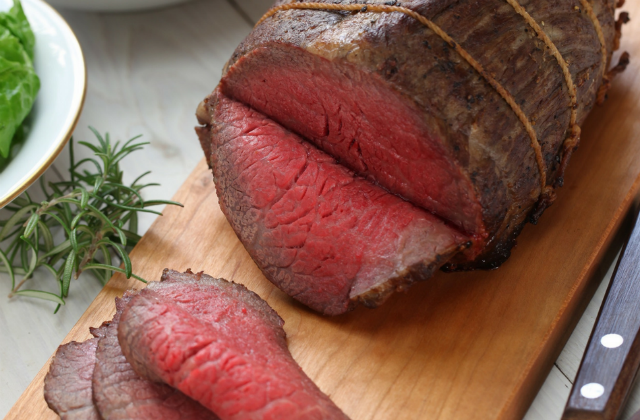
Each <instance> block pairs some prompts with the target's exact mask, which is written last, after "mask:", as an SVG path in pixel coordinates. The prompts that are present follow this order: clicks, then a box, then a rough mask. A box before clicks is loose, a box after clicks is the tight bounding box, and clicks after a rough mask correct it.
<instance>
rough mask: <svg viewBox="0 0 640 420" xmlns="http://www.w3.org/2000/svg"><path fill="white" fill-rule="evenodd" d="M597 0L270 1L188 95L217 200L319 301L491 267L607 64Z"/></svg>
mask: <svg viewBox="0 0 640 420" xmlns="http://www.w3.org/2000/svg"><path fill="white" fill-rule="evenodd" d="M615 8H616V4H615V1H612V0H592V1H589V0H566V1H562V2H556V1H550V0H528V1H526V0H519V1H516V0H485V1H482V2H475V1H470V0H466V1H453V0H411V1H406V2H402V4H400V3H398V2H395V1H393V2H380V1H374V2H370V3H366V4H353V3H348V2H346V1H344V0H339V1H333V2H331V3H296V2H287V1H284V2H279V3H277V4H276V6H275V7H274V8H273V9H272V10H271V11H270V12H269V13H267V14H266V15H265V16H264V17H263V19H261V20H260V22H259V23H258V24H257V25H256V27H255V28H254V30H253V31H252V32H251V33H250V34H249V35H248V37H247V38H246V39H245V40H244V41H243V42H242V43H241V44H240V45H239V46H238V48H237V49H236V51H235V52H234V54H233V56H232V57H231V59H230V60H229V62H228V63H227V65H226V67H225V69H224V74H223V77H222V80H221V81H220V84H219V85H218V86H217V88H216V89H215V90H214V92H213V93H212V94H211V95H210V96H208V97H207V98H206V99H205V100H204V101H203V102H202V103H201V104H200V106H199V107H198V110H197V117H198V120H199V122H200V124H201V126H200V127H197V132H198V135H199V138H200V143H201V145H202V148H203V150H204V152H205V156H206V158H207V161H208V162H209V165H210V167H211V169H212V171H213V176H214V180H215V183H216V191H217V194H218V198H219V203H220V207H221V209H222V211H223V212H224V214H225V216H226V217H227V219H228V220H229V223H230V224H231V226H232V227H233V229H234V230H235V232H236V234H237V235H238V237H239V239H240V240H241V242H242V243H243V245H244V246H245V248H246V249H247V251H248V252H249V254H250V255H251V257H252V258H253V260H254V261H255V262H256V264H257V265H258V266H259V267H260V269H261V270H262V271H263V273H264V274H265V276H266V277H267V278H268V279H269V280H270V281H272V282H273V283H274V284H275V285H276V286H278V287H279V288H280V289H282V290H283V291H285V292H286V293H287V294H289V295H290V296H292V297H293V298H295V299H297V300H299V301H301V302H302V303H304V304H305V305H307V306H309V307H311V308H312V309H314V310H317V311H319V312H321V313H324V314H331V315H336V314H341V313H344V312H346V311H348V310H350V309H352V308H353V307H354V305H356V304H357V303H363V304H365V305H368V306H377V305H379V304H381V303H382V302H384V300H385V299H387V298H388V297H389V296H390V294H391V293H393V292H394V291H397V290H406V288H407V287H408V286H409V285H410V284H411V283H412V282H414V281H418V280H425V279H427V278H428V277H430V276H431V275H432V274H433V272H434V271H435V270H437V269H438V268H440V267H442V266H444V267H445V268H446V269H448V270H466V269H478V268H495V267H498V266H499V265H500V264H501V263H502V262H504V261H505V260H506V259H507V258H508V257H509V255H510V252H511V248H512V247H513V246H514V244H515V239H516V237H517V236H518V234H519V233H520V231H521V230H522V228H523V226H524V225H525V223H527V222H528V221H532V222H535V221H537V219H538V218H539V217H540V215H541V214H542V212H543V211H544V209H545V208H546V207H547V206H549V205H550V204H551V203H552V202H553V201H554V199H555V192H554V189H555V188H556V187H558V186H561V185H562V183H563V176H564V169H565V168H566V165H567V163H568V161H569V158H570V156H571V153H572V152H573V151H574V150H575V149H576V148H577V146H578V143H579V138H580V125H581V124H582V123H583V122H584V120H585V118H586V116H587V114H588V112H589V111H590V110H591V109H592V107H593V106H594V104H595V103H596V101H597V100H601V99H602V98H604V96H606V89H607V88H608V87H609V85H610V81H611V78H612V77H613V75H615V74H616V73H618V72H620V71H621V70H623V69H624V66H625V65H626V63H627V62H628V55H627V54H626V53H625V54H623V55H622V56H621V59H620V64H619V65H618V66H614V67H613V68H612V69H611V70H609V68H610V67H611V64H610V61H611V56H612V53H613V51H614V50H615V49H617V48H618V45H619V34H620V25H621V22H623V21H626V20H628V16H626V15H625V14H624V13H621V14H620V19H619V20H618V22H616V21H615Z"/></svg>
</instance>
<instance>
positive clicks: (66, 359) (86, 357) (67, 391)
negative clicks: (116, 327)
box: [44, 338, 101, 420]
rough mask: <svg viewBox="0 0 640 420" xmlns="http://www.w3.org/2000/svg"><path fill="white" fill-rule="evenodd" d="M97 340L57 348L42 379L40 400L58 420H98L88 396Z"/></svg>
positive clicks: (91, 400) (72, 343)
mask: <svg viewBox="0 0 640 420" xmlns="http://www.w3.org/2000/svg"><path fill="white" fill-rule="evenodd" d="M97 344H98V338H92V339H89V340H87V341H84V342H82V343H78V342H76V341H72V342H70V343H67V344H63V345H62V346H60V347H58V350H57V351H56V354H55V355H54V356H53V360H52V361H51V366H50V367H49V372H48V373H47V376H46V377H45V378H44V399H45V400H46V401H47V404H48V405H49V408H51V409H52V410H53V411H55V412H56V413H57V414H58V415H59V416H60V418H61V419H62V420H100V419H101V417H100V414H99V413H98V410H97V409H96V407H95V406H94V404H93V399H92V397H91V395H92V394H91V377H92V375H93V366H94V364H95V360H96V358H95V355H96V346H97Z"/></svg>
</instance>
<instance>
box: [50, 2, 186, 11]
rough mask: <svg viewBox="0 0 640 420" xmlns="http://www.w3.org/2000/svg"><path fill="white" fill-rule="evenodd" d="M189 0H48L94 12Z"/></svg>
mask: <svg viewBox="0 0 640 420" xmlns="http://www.w3.org/2000/svg"><path fill="white" fill-rule="evenodd" d="M187 1H189V0H49V3H51V5H53V6H55V7H64V8H67V9H76V10H91V11H94V12H124V11H132V10H143V9H153V8H156V7H163V6H169V5H172V4H178V3H184V2H187Z"/></svg>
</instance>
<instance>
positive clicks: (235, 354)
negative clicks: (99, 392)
mask: <svg viewBox="0 0 640 420" xmlns="http://www.w3.org/2000/svg"><path fill="white" fill-rule="evenodd" d="M163 280H164V281H163V282H161V283H157V284H154V283H152V284H150V285H149V286H148V287H147V288H145V289H143V290H142V291H141V292H140V293H139V294H138V295H136V296H134V297H133V298H132V299H131V301H130V302H129V304H128V305H127V307H126V308H125V310H124V311H123V313H122V317H121V318H120V323H119V327H118V338H119V341H120V344H121V346H122V350H123V352H124V354H125V355H126V357H127V360H129V361H130V362H131V364H132V366H133V367H134V368H135V369H136V371H137V372H138V373H140V374H141V375H144V376H147V377H149V378H152V379H162V380H163V381H164V382H166V383H168V384H169V385H172V386H174V387H176V388H178V389H180V390H181V391H182V392H184V393H185V394H187V395H189V396H191V397H193V398H194V399H196V400H198V401H200V402H201V403H202V404H203V405H205V406H206V407H208V408H209V409H211V410H213V411H215V412H216V413H217V414H218V415H219V416H220V418H221V419H223V420H227V419H238V420H251V419H256V420H258V419H260V420H262V419H281V420H289V419H346V418H347V417H346V416H345V415H344V414H343V413H342V412H341V411H340V409H338V408H337V407H336V406H335V405H334V404H333V403H332V402H331V400H330V399H329V398H328V397H327V396H326V395H324V394H323V393H322V392H321V391H320V390H319V389H318V388H317V387H316V386H315V384H314V383H313V382H312V381H311V380H310V379H309V378H308V377H307V376H306V375H305V374H304V372H303V371H302V370H301V369H300V367H299V366H298V365H297V364H296V362H295V361H294V360H293V358H292V357H291V354H290V353H289V351H288V349H287V344H286V338H285V333H284V330H283V329H282V325H283V321H282V319H280V317H279V316H278V315H277V314H276V313H275V312H274V311H273V310H272V309H271V308H270V307H269V306H268V305H267V303H266V302H264V301H263V300H262V299H260V297H259V296H258V295H256V294H255V293H253V292H251V291H249V290H247V289H246V288H245V287H244V286H242V285H239V284H235V283H231V282H227V281H225V280H221V279H214V278H211V277H209V276H206V275H202V274H192V273H184V274H179V273H176V272H173V271H165V273H164V275H163Z"/></svg>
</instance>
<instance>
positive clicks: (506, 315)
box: [6, 3, 640, 420]
mask: <svg viewBox="0 0 640 420" xmlns="http://www.w3.org/2000/svg"><path fill="white" fill-rule="evenodd" d="M628 9H636V10H638V9H639V7H638V5H637V4H636V3H632V4H630V5H629V7H628ZM631 11H633V10H631ZM625 39H627V40H631V42H625V43H623V46H626V47H627V49H628V50H630V52H631V54H632V56H638V57H640V46H639V45H638V42H639V41H638V40H640V28H639V27H638V25H634V26H630V27H628V28H626V30H625ZM629 47H630V48H631V49H630V48H629ZM639 70H640V65H639V63H638V60H633V61H632V64H631V65H630V67H629V69H628V70H627V72H626V73H625V74H624V75H623V76H621V77H620V78H619V79H617V80H616V81H614V88H613V89H614V90H613V91H612V92H611V94H610V98H612V99H610V100H609V102H608V103H607V104H606V105H605V106H604V107H601V108H597V109H596V110H595V111H594V112H593V113H592V115H591V116H590V118H589V120H588V121H587V124H586V125H585V127H584V128H583V133H584V134H583V139H582V144H581V147H580V149H579V150H578V152H577V153H576V154H575V155H574V158H573V159H572V162H571V165H570V166H569V169H568V173H567V176H566V178H565V179H566V182H565V186H564V187H563V188H561V189H560V190H559V194H558V200H557V202H556V203H555V204H554V205H553V206H552V207H551V208H550V209H549V210H548V211H547V212H546V213H545V214H544V216H543V217H542V219H541V220H540V223H539V224H538V226H527V228H526V229H525V230H524V232H523V234H522V235H521V236H520V237H519V240H518V246H517V247H516V248H515V249H514V252H513V255H512V257H511V259H510V260H509V261H508V262H507V263H506V264H504V266H503V267H501V268H500V269H498V270H495V271H490V272H470V273H456V274H445V273H438V274H437V275H436V276H435V277H434V278H433V279H431V280H429V281H428V282H425V283H422V284H418V285H416V286H415V287H413V288H412V289H411V290H410V291H409V292H408V293H406V294H399V295H396V296H394V297H392V298H391V299H390V300H389V301H388V302H387V303H386V304H385V305H384V306H382V307H381V308H378V309H376V310H370V309H366V308H358V309H357V310H355V311H354V312H351V313H349V314H346V315H343V316H340V317H335V318H325V317H321V316H319V315H317V314H315V313H313V312H311V311H309V310H307V309H305V308H304V307H302V306H301V305H299V304H297V303H295V302H294V301H292V300H291V299H289V298H288V297H286V296H285V295H283V294H282V293H281V292H280V291H278V290H277V289H275V288H274V287H273V286H272V285H271V284H270V283H269V282H268V281H267V280H266V279H265V278H264V277H263V276H262V274H261V273H260V271H259V270H258V269H257V267H256V266H255V264H254V263H253V262H252V261H251V259H250V257H249V256H248V254H247V253H246V252H245V250H244V248H243V247H242V245H241V244H240V243H239V242H238V240H237V238H236V237H235V234H234V233H233V231H232V229H231V228H230V226H229V225H228V223H227V222H226V220H225V218H224V217H223V215H222V214H221V212H220V210H219V207H218V205H217V198H216V196H215V192H214V188H213V184H212V180H211V175H210V174H209V172H208V170H207V168H206V166H205V164H204V161H201V162H200V163H199V165H198V166H197V167H196V168H195V169H194V171H193V173H192V174H191V176H190V177H189V178H188V179H187V181H186V182H185V183H184V185H183V186H182V187H181V189H180V190H179V191H178V193H177V194H176V196H175V199H176V200H178V201H181V202H183V203H184V204H185V207H184V208H183V209H179V208H168V209H167V210H166V211H165V215H164V217H161V218H158V219H157V220H156V222H154V224H153V225H152V226H151V228H150V229H149V231H148V232H147V234H146V235H145V236H144V238H143V239H142V240H141V242H140V243H139V244H138V246H137V247H136V248H135V249H134V251H133V252H132V261H133V266H134V271H135V272H136V273H138V274H140V275H142V276H143V277H146V278H149V279H159V277H160V273H161V271H162V269H163V268H165V267H170V268H174V269H178V270H184V269H186V268H191V269H193V270H194V271H195V270H204V271H205V272H207V273H208V274H211V275H213V276H220V277H225V278H227V279H230V280H234V281H237V282H241V283H244V284H245V285H247V287H249V288H250V289H251V290H254V291H255V292H257V293H258V294H260V295H261V296H262V297H263V298H264V299H266V300H267V301H268V302H269V304H270V305H271V306H273V307H274V309H275V310H276V311H277V312H278V313H279V314H280V315H281V316H282V318H283V319H284V320H285V330H286V332H287V335H288V341H289V347H290V350H291V352H292V354H293V356H294V357H295V359H296V360H297V361H298V362H299V363H300V364H301V366H302V367H303V369H304V370H305V372H307V374H309V376H310V377H311V378H312V379H313V380H314V381H315V382H316V383H317V384H318V385H319V386H320V388H321V389H322V390H323V391H324V392H326V393H328V394H329V395H330V396H331V398H332V399H333V400H334V401H335V402H336V403H337V404H338V405H339V406H340V407H341V408H342V409H343V410H344V411H345V412H346V413H347V414H348V415H349V416H350V417H352V418H353V419H391V418H393V419H424V418H429V419H452V420H453V419H456V420H457V419H515V418H521V417H522V416H523V415H524V413H525V412H526V410H527V408H528V406H529V404H530V403H531V401H532V399H533V397H534V396H535V394H536V392H537V390H538V389H539V387H540V385H541V384H542V382H543V380H544V379H545V378H546V376H547V374H548V372H549V370H550V369H551V366H552V364H553V362H554V360H555V359H556V357H557V356H558V353H559V352H560V350H561V348H562V345H563V344H564V342H565V340H566V338H567V333H568V332H569V331H570V329H571V327H572V326H573V325H574V324H575V322H576V320H577V318H578V317H579V316H580V314H581V312H582V310H583V309H584V306H585V305H586V303H587V302H588V299H589V298H590V296H591V294H592V293H593V290H594V289H595V287H596V286H597V284H595V282H594V281H592V277H591V274H592V272H593V271H594V270H595V267H596V266H597V263H598V262H599V260H600V259H601V257H602V256H603V254H604V252H605V251H606V249H607V245H608V243H609V242H610V241H611V240H612V238H613V236H614V233H615V231H616V229H617V227H618V226H619V224H620V223H621V222H622V219H623V218H624V216H625V214H626V212H627V210H628V209H629V208H630V206H631V204H632V202H633V200H634V198H635V196H636V193H637V191H638V186H639V185H640V183H639V182H638V174H639V173H640V141H638V138H639V136H640V121H639V120H638V116H639V115H640V80H639V78H640V76H639V74H640V71H639ZM203 96H204V92H203ZM613 99H615V100H613ZM193 141H196V139H195V135H194V138H193ZM130 287H140V284H139V283H136V282H135V281H130V280H126V279H124V278H123V277H122V276H119V275H116V276H114V278H112V280H111V281H110V282H109V284H108V285H107V287H105V289H104V290H103V291H102V292H101V293H100V294H99V295H98V297H97V298H96V299H95V301H94V302H93V303H92V304H91V306H90V307H89V309H88V310H87V312H86V313H85V314H84V315H83V316H82V318H81V319H80V320H79V321H78V323H77V324H76V326H75V327H74V328H73V329H72V330H71V332H70V333H69V335H68V336H67V337H66V339H65V342H67V341H70V340H84V339H86V338H87V337H88V336H89V332H88V327H89V326H97V325H99V324H100V323H101V322H102V321H104V320H107V319H109V318H110V317H111V316H112V314H113V312H114V305H113V299H114V297H116V296H118V295H121V294H122V293H123V292H124V290H126V289H127V288H130ZM47 369H48V363H47V364H46V365H45V366H44V367H43V368H42V370H41V371H40V373H39V374H38V375H37V376H36V378H35V379H34V381H33V382H32V383H31V385H30V386H29V387H28V389H27V390H26V391H25V393H24V394H23V395H22V397H21V398H20V399H19V400H18V402H17V403H16V404H15V406H14V407H13V408H12V410H11V411H10V412H9V414H8V415H7V417H6V419H24V418H28V419H32V418H33V419H49V418H51V419H53V418H56V416H55V415H54V414H53V412H52V411H50V410H49V409H48V408H47V406H46V404H45V402H44V399H43V397H42V380H43V378H44V375H45V374H46V371H47Z"/></svg>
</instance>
